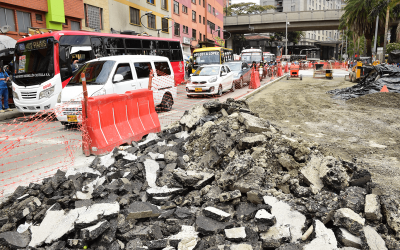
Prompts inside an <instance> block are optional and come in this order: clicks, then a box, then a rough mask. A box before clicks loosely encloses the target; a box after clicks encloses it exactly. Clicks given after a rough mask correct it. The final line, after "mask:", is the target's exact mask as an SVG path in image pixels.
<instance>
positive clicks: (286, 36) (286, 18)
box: [285, 13, 288, 56]
mask: <svg viewBox="0 0 400 250" xmlns="http://www.w3.org/2000/svg"><path fill="white" fill-rule="evenodd" d="M287 40H288V38H287V13H286V48H285V55H286V56H287Z"/></svg>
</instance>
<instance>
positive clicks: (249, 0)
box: [232, 0, 260, 4]
mask: <svg viewBox="0 0 400 250" xmlns="http://www.w3.org/2000/svg"><path fill="white" fill-rule="evenodd" d="M235 3H255V4H260V0H232V4H235Z"/></svg>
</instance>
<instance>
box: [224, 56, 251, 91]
mask: <svg viewBox="0 0 400 250" xmlns="http://www.w3.org/2000/svg"><path fill="white" fill-rule="evenodd" d="M224 65H226V66H228V67H229V69H230V70H231V71H232V72H233V82H234V83H235V84H236V86H235V87H236V88H239V89H241V88H243V86H244V85H245V84H249V83H250V78H251V70H250V69H251V68H250V67H249V65H248V64H247V63H245V62H240V61H236V62H227V63H225V64H224Z"/></svg>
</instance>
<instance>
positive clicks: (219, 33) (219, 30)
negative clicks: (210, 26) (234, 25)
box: [218, 26, 221, 37]
mask: <svg viewBox="0 0 400 250" xmlns="http://www.w3.org/2000/svg"><path fill="white" fill-rule="evenodd" d="M218 37H221V28H220V27H219V26H218Z"/></svg>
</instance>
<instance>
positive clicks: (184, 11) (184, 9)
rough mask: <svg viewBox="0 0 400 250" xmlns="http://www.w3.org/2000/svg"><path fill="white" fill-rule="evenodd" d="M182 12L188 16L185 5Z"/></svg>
mask: <svg viewBox="0 0 400 250" xmlns="http://www.w3.org/2000/svg"><path fill="white" fill-rule="evenodd" d="M182 12H183V13H185V14H187V7H186V6H185V5H182Z"/></svg>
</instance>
